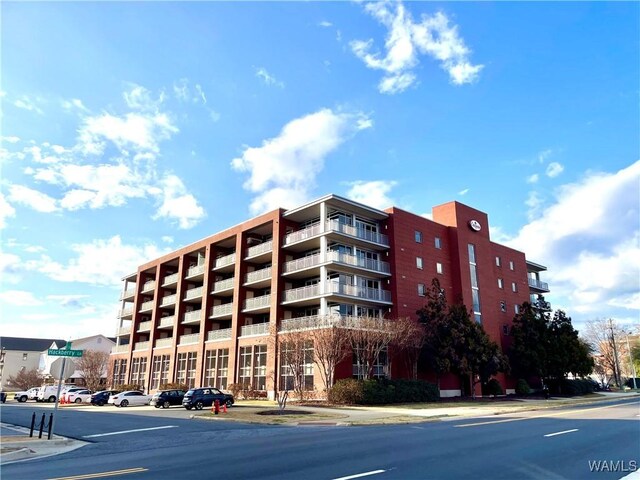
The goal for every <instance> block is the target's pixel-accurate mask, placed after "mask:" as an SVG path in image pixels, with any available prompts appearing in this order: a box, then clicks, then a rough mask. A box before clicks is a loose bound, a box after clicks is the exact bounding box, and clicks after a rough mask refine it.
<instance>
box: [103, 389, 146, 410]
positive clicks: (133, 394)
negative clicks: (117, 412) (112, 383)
mask: <svg viewBox="0 0 640 480" xmlns="http://www.w3.org/2000/svg"><path fill="white" fill-rule="evenodd" d="M150 400H151V395H145V394H144V393H142V392H141V391H140V390H127V391H125V392H119V393H116V394H115V395H111V396H110V397H109V401H108V402H107V403H112V404H114V405H115V406H116V407H127V406H129V405H149V401H150Z"/></svg>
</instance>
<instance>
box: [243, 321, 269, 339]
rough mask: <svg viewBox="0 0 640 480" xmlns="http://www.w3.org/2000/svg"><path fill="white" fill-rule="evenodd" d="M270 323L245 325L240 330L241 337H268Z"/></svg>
mask: <svg viewBox="0 0 640 480" xmlns="http://www.w3.org/2000/svg"><path fill="white" fill-rule="evenodd" d="M268 334H269V322H265V323H256V324H255V325H244V326H243V327H241V328H240V336H241V337H248V336H251V335H268Z"/></svg>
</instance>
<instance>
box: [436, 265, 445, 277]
mask: <svg viewBox="0 0 640 480" xmlns="http://www.w3.org/2000/svg"><path fill="white" fill-rule="evenodd" d="M443 271H444V270H443V268H442V264H441V263H440V262H436V273H439V274H442V272H443Z"/></svg>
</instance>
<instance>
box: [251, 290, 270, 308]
mask: <svg viewBox="0 0 640 480" xmlns="http://www.w3.org/2000/svg"><path fill="white" fill-rule="evenodd" d="M270 305H271V295H270V294H268V295H262V296H260V297H253V298H247V299H246V300H245V301H244V310H253V309H256V308H263V307H268V306H270Z"/></svg>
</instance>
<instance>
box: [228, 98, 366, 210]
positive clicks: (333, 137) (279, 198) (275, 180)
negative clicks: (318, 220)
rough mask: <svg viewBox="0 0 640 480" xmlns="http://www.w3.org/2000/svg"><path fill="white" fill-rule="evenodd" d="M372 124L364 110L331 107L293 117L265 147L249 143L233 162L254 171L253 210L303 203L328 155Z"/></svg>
mask: <svg viewBox="0 0 640 480" xmlns="http://www.w3.org/2000/svg"><path fill="white" fill-rule="evenodd" d="M370 126H371V122H370V121H369V118H368V116H366V115H364V114H362V113H355V114H354V113H336V112H333V111H332V110H330V109H327V108H325V109H322V110H319V111H318V112H315V113H312V114H309V115H306V116H304V117H301V118H297V119H295V120H292V121H291V122H289V123H288V124H287V125H285V126H284V128H283V129H282V131H281V132H280V134H279V135H278V136H277V137H275V138H270V139H267V140H265V141H264V142H263V143H262V146H260V147H246V148H245V149H244V151H243V152H242V155H241V156H240V157H238V158H234V159H233V160H232V162H231V166H232V168H233V169H234V170H236V171H239V172H249V174H250V177H249V179H248V180H247V181H246V182H245V184H244V188H245V189H247V190H249V191H251V192H254V193H257V194H258V196H257V197H256V198H255V199H254V201H253V203H252V205H251V211H252V212H253V213H254V214H257V213H261V212H264V211H267V210H271V209H274V208H278V207H283V208H287V207H291V206H295V205H297V204H300V203H304V201H306V200H307V199H308V194H309V190H310V189H311V188H313V187H314V186H315V177H316V175H318V173H319V172H320V171H321V170H322V169H323V168H324V161H325V158H326V157H327V156H328V155H329V154H330V153H331V152H333V151H334V150H336V149H337V148H338V147H339V146H340V145H341V144H342V143H344V142H345V141H346V140H347V139H349V138H351V137H352V136H353V135H355V134H356V133H357V132H358V131H360V130H363V129H366V128H369V127H370Z"/></svg>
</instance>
